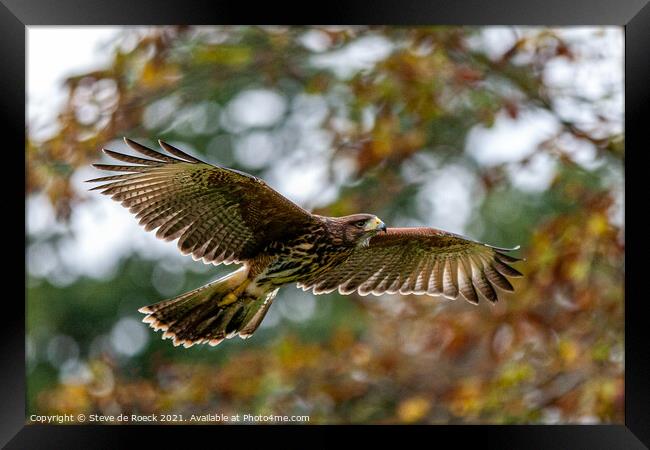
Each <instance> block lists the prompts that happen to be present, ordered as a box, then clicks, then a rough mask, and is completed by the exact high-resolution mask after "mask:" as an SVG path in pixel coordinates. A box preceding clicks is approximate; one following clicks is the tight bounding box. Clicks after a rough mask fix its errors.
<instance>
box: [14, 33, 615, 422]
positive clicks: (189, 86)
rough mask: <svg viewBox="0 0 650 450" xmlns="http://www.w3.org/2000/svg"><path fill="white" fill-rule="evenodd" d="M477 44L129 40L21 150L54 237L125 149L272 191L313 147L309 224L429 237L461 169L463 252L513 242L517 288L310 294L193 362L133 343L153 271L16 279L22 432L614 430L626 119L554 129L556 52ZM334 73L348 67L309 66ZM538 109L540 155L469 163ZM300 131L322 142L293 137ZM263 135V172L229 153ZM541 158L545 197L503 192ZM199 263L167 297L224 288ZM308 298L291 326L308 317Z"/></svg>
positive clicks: (386, 37)
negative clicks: (468, 201)
mask: <svg viewBox="0 0 650 450" xmlns="http://www.w3.org/2000/svg"><path fill="white" fill-rule="evenodd" d="M373 39H374V40H375V41H376V40H380V41H381V43H382V45H383V48H385V49H386V51H385V53H383V54H380V55H379V56H377V57H376V58H375V60H373V61H372V62H371V63H365V64H362V63H359V65H358V67H357V66H355V63H357V62H358V61H355V58H357V57H358V55H357V53H354V52H352V51H349V49H351V48H355V46H357V47H359V45H360V43H361V42H364V41H365V43H366V45H367V46H370V47H372V45H371V44H373V42H374V41H372V40H373ZM481 39H482V35H481V30H480V29H475V28H462V27H417V28H398V27H373V28H363V27H310V28H299V27H291V28H286V27H216V28H215V27H157V28H151V29H147V30H142V29H135V30H125V31H124V32H123V34H122V35H121V36H120V37H119V41H120V42H119V44H118V45H117V46H116V47H115V50H114V54H113V58H112V62H111V64H110V65H109V66H108V67H106V68H104V69H102V70H97V71H94V72H91V73H84V74H81V75H79V76H74V77H70V78H68V80H67V81H66V85H65V88H66V89H67V90H68V97H67V102H66V104H65V106H64V108H63V109H62V111H61V112H60V114H59V116H58V118H57V123H56V125H57V127H56V132H55V133H53V134H52V135H50V136H47V137H45V138H38V137H35V136H36V133H33V132H30V133H28V134H29V135H30V138H29V139H28V146H27V153H26V157H27V167H28V172H27V188H26V191H27V192H26V194H27V195H28V198H32V197H30V196H34V195H37V194H39V193H43V194H45V195H46V196H47V198H48V199H49V202H50V203H51V204H52V205H53V207H54V210H55V211H56V216H57V220H58V221H59V223H61V224H65V223H66V221H67V220H69V219H70V217H71V216H73V215H74V213H75V210H76V209H78V208H83V207H84V205H85V202H90V201H91V199H92V201H109V200H107V199H101V200H97V199H96V198H94V197H92V196H91V195H90V194H88V193H84V192H83V191H81V190H79V189H75V187H74V184H73V182H72V181H71V180H72V176H73V174H74V173H75V172H76V171H77V169H79V168H84V167H87V166H88V165H89V164H91V163H92V162H96V161H97V160H98V158H99V156H100V154H99V152H98V149H99V148H101V147H107V146H110V145H109V144H110V143H111V142H114V141H115V140H116V139H117V138H119V137H121V136H129V137H133V138H136V139H139V138H140V137H144V138H145V139H147V138H149V139H150V142H151V141H154V140H155V139H157V138H160V139H164V140H166V141H172V142H175V143H179V145H180V146H185V147H184V148H189V149H191V151H193V152H196V153H197V154H199V155H202V156H204V158H205V159H206V160H207V161H210V162H214V163H221V164H225V165H229V166H231V167H235V168H239V169H241V170H246V171H248V172H251V173H255V174H257V175H260V176H263V177H264V176H265V174H268V173H270V171H272V170H273V169H274V168H277V167H279V163H278V161H281V160H283V158H288V157H291V155H292V154H293V153H292V152H293V151H294V150H296V148H297V147H300V149H301V151H303V152H305V153H306V155H307V157H312V155H316V154H317V153H318V152H317V151H316V150H314V149H312V148H311V146H312V144H313V146H314V147H317V145H316V142H317V141H318V140H321V141H322V140H324V141H325V144H324V148H325V150H324V151H320V153H318V155H321V156H322V154H324V155H325V158H323V161H324V164H326V165H327V170H326V173H327V180H325V182H324V183H323V184H324V185H323V186H322V189H323V191H326V190H327V189H328V188H330V187H334V188H335V195H333V196H332V198H331V199H330V200H328V201H326V202H323V201H320V202H319V201H318V200H316V201H315V202H314V204H315V205H316V206H317V209H316V212H317V213H319V214H326V215H345V214H349V213H353V212H359V211H367V212H373V213H376V214H377V215H379V216H380V217H382V218H383V219H384V220H385V221H386V222H387V223H408V224H415V223H423V222H424V221H425V220H426V217H422V214H421V210H422V208H421V207H418V206H417V204H418V201H421V198H422V196H425V197H426V196H427V195H434V196H444V195H445V194H446V192H445V191H444V190H442V191H440V190H438V191H436V192H433V193H431V192H430V191H426V190H425V188H426V186H427V182H428V180H429V179H430V178H432V177H436V176H437V175H438V174H440V173H442V172H443V171H445V170H447V168H449V167H452V166H454V167H462V168H463V171H462V172H460V173H461V174H464V175H463V176H464V177H466V178H462V179H461V181H460V182H461V183H467V185H468V186H473V187H472V188H471V189H470V191H471V196H472V199H473V201H474V203H473V209H472V211H471V215H470V218H469V222H468V224H467V229H468V230H469V233H470V234H471V235H472V237H474V238H477V239H483V240H485V241H487V242H491V243H495V244H497V245H499V244H504V245H510V244H513V243H520V244H522V249H523V250H522V251H523V256H524V257H525V258H526V262H525V263H521V264H519V265H518V269H519V270H521V271H522V272H523V273H524V274H525V277H524V278H523V279H519V280H515V288H516V292H515V293H514V294H509V295H506V296H505V298H504V300H503V301H501V302H500V303H499V304H497V305H495V306H491V305H485V304H481V305H479V306H478V307H472V306H471V305H468V304H465V303H463V302H460V301H459V302H447V301H444V300H442V299H437V298H430V297H418V296H390V295H385V296H382V297H379V298H376V297H365V298H361V297H354V296H351V297H346V298H342V297H340V296H338V295H336V294H332V295H328V296H321V297H318V298H317V299H316V301H315V302H316V303H315V306H314V311H313V314H311V316H310V317H308V318H306V319H305V320H285V319H280V322H279V324H271V325H270V326H267V327H264V326H263V327H262V329H260V330H259V331H258V332H257V333H256V334H255V335H254V337H253V338H252V339H250V340H248V341H246V342H245V343H244V342H241V341H239V340H237V341H228V342H224V343H223V344H221V345H220V346H218V347H216V348H207V347H195V348H191V349H187V350H186V349H178V348H173V347H172V346H171V344H170V343H169V341H161V340H160V339H159V335H154V334H153V333H152V332H151V331H150V330H148V329H147V328H146V325H144V324H139V323H138V322H137V321H138V320H139V319H140V317H138V315H137V313H136V312H135V311H136V310H137V308H138V307H140V306H142V305H143V304H148V303H152V302H154V301H156V300H157V299H159V298H161V293H160V292H159V290H157V289H156V287H155V286H153V285H152V282H150V280H154V279H156V277H158V278H160V274H158V275H156V273H157V272H156V271H159V270H161V269H160V267H159V265H158V262H157V261H156V260H152V259H148V258H146V257H143V256H141V255H138V254H137V253H131V254H129V255H127V256H125V257H123V258H122V259H120V261H119V263H118V265H117V268H116V269H115V270H114V272H112V273H111V275H110V276H109V277H108V278H107V279H96V278H90V277H85V276H81V277H78V278H75V279H74V280H73V281H71V282H69V283H63V284H62V283H56V282H53V280H50V279H48V277H43V276H36V275H34V274H30V276H29V280H28V282H29V285H28V295H27V328H28V414H29V413H40V414H43V413H48V414H50V413H51V414H54V413H80V412H83V413H99V414H114V415H117V414H120V413H151V412H158V413H182V414H184V415H189V414H202V413H224V414H237V413H250V414H287V415H292V414H308V415H310V416H311V421H310V423H556V422H617V423H622V421H623V392H624V386H623V359H624V358H623V307H624V303H623V299H624V291H623V289H624V283H623V280H624V264H623V261H624V242H623V230H622V228H621V226H620V224H617V222H616V220H614V219H613V216H614V215H615V209H616V208H617V207H620V205H618V206H617V205H616V198H617V195H618V193H617V189H619V190H620V189H622V187H621V186H622V164H623V157H624V150H623V139H622V136H621V134H620V132H617V131H616V127H615V126H614V127H612V126H611V125H612V123H610V122H614V124H615V122H616V118H614V119H612V118H607V117H603V116H600V115H599V116H597V118H596V119H595V121H594V122H593V123H588V124H585V123H584V121H582V122H578V121H572V120H570V119H567V118H566V115H564V114H562V113H561V111H559V110H558V102H557V99H558V96H559V94H558V93H557V92H555V91H554V89H553V88H552V86H549V84H548V83H547V81H546V78H545V76H544V73H545V71H544V69H545V67H547V66H548V65H549V64H551V63H553V62H555V61H558V60H563V61H565V62H567V63H569V64H580V63H581V58H582V57H583V55H582V54H581V53H580V49H579V48H576V46H575V45H573V44H572V43H571V42H567V41H565V40H564V39H563V38H562V36H561V33H557V32H555V31H553V30H548V29H531V30H529V31H528V32H527V33H523V34H521V35H519V36H518V37H517V38H516V39H515V40H514V44H513V45H512V47H511V48H509V49H507V50H506V51H505V52H503V53H502V54H501V55H500V56H498V57H494V55H491V54H490V53H489V52H487V51H486V50H485V49H481V47H480V46H476V45H473V44H472V42H476V41H477V40H478V41H480V40H481ZM374 43H375V44H376V42H374ZM346 49H347V50H348V53H345V51H346ZM335 52H342V54H343V60H344V61H345V62H346V63H347V64H348V65H351V66H352V67H356V69H354V70H349V71H347V72H345V71H341V72H339V71H337V70H333V69H332V68H331V67H326V65H325V64H322V63H321V62H322V61H323V57H324V56H327V55H328V54H333V53H335ZM375 53H377V51H376V49H375ZM319 58H320V59H319ZM255 91H256V92H258V93H259V92H260V91H264V92H267V93H268V92H271V93H273V95H275V97H273V99H276V100H274V101H276V103H277V98H278V97H279V98H280V99H281V102H284V103H283V105H284V106H282V107H277V108H276V113H277V114H276V115H277V117H276V118H275V119H274V120H267V119H265V118H264V117H262V116H255V115H253V116H250V115H248V116H247V115H246V114H241V113H240V114H238V110H237V105H238V104H241V103H242V102H243V103H244V104H245V107H246V108H249V109H253V110H254V109H255V108H256V105H251V104H247V103H246V101H245V100H246V99H250V98H252V97H242V95H243V94H245V93H247V92H248V93H249V94H250V93H251V92H255ZM562 95H566V94H562ZM258 98H259V97H258ZM242 99H244V100H242ZM273 99H271V100H273ZM578 100H579V99H578ZM305 105H307V106H305ZM310 105H311V106H310ZM314 105H316V106H314ZM310 108H311V109H310ZM531 111H537V112H538V111H543V112H545V113H548V114H549V115H551V116H553V117H555V118H556V120H557V122H558V123H559V124H560V126H559V127H558V129H557V132H556V133H554V134H553V135H552V136H551V137H549V138H548V139H545V140H544V141H543V142H541V143H540V144H539V145H538V146H537V148H536V149H535V152H534V153H533V154H531V155H528V156H524V157H521V158H519V160H517V161H515V162H514V163H498V164H491V165H485V164H479V163H478V162H477V161H476V160H475V159H474V158H473V157H472V155H470V154H468V152H466V150H465V143H466V140H467V136H468V133H470V131H471V130H473V129H475V128H476V127H485V128H489V127H491V126H493V124H494V123H495V121H496V120H497V118H498V117H500V116H504V115H505V116H506V117H509V118H510V119H511V120H518V119H519V118H520V117H521V116H522V115H523V114H526V113H527V112H531ZM617 120H619V121H620V120H621V118H617ZM305 122H309V123H311V127H312V128H310V129H308V130H307V131H305V129H304V128H301V127H302V126H304V123H305ZM612 130H614V131H612ZM260 131H261V132H263V133H267V134H271V135H272V136H273V140H272V142H273V151H272V152H271V153H270V156H269V155H268V154H266V156H265V155H264V154H262V153H256V149H255V147H254V146H253V150H252V153H251V152H249V153H250V154H248V156H247V157H246V153H245V152H244V153H243V155H244V156H242V152H243V151H242V150H241V141H242V140H245V139H247V138H250V137H251V136H252V135H254V134H255V133H256V132H260ZM319 133H320V134H319ZM258 136H259V135H258ZM265 136H266V135H265ZM323 136H324V137H323ZM254 142H255V141H254ZM576 142H579V143H580V145H586V146H588V147H589V148H590V149H593V151H594V154H595V156H594V159H595V161H596V162H597V164H592V165H587V166H585V165H581V164H579V163H578V162H577V161H575V157H574V153H573V152H571V147H572V146H573V145H575V143H576ZM266 153H268V152H266ZM541 154H544V155H546V156H547V157H548V158H550V160H551V161H552V167H553V174H552V179H551V181H550V184H549V186H548V187H547V188H545V189H542V190H532V191H526V190H522V189H520V188H519V187H517V186H516V184H514V183H513V182H512V179H511V174H512V173H513V172H515V173H516V172H519V171H525V170H526V169H527V167H529V165H530V164H532V162H531V161H532V160H533V159H534V158H535V157H536V156H537V155H541ZM251 155H252V156H251ZM318 155H316V156H318ZM316 156H313V157H316ZM315 197H316V198H318V195H315ZM418 199H420V200H418ZM134 220H135V219H134ZM428 225H431V226H436V224H435V223H433V224H431V223H429V224H428ZM67 232H68V233H69V230H68V231H67ZM143 233H144V231H143ZM65 234H66V232H63V233H61V234H56V233H55V234H53V235H51V234H50V235H47V236H39V235H34V234H30V235H28V244H30V245H34V244H37V243H43V242H45V243H49V244H52V246H51V247H48V248H51V249H52V250H50V251H52V252H54V251H55V250H54V249H55V248H57V247H56V241H57V239H61V238H62V236H63V235H65ZM49 244H48V245H49ZM59 251H64V250H59ZM191 264H192V263H189V264H188V265H177V266H175V267H174V268H173V269H169V268H167V269H166V270H167V271H168V272H165V273H172V272H174V271H178V272H183V277H182V278H181V279H180V281H179V283H178V285H177V286H176V288H177V289H174V292H173V293H172V294H171V295H167V297H171V296H173V295H176V294H177V293H180V292H182V291H184V290H188V289H191V288H194V287H196V286H198V285H200V284H202V283H205V282H207V281H208V280H211V279H214V278H215V275H218V274H222V273H224V272H225V271H226V269H224V268H217V269H214V270H210V271H209V272H207V273H206V272H205V271H200V270H199V271H197V270H192V269H191ZM193 264H195V265H196V264H199V263H193ZM290 290H292V288H291V287H287V288H285V289H284V290H283V291H282V292H285V291H290ZM286 295H292V294H290V293H287V294H286ZM301 295H302V296H299V297H295V298H294V300H293V302H294V303H286V305H288V307H291V305H292V304H295V301H306V300H305V295H306V294H301ZM296 299H297V300H296ZM285 300H286V301H288V300H287V299H286V298H285V297H283V296H282V295H281V296H280V297H279V299H278V301H277V302H276V303H283V301H285ZM281 306H282V305H280V304H276V305H273V308H272V310H273V309H274V308H275V309H277V308H280V307H281ZM285 309H286V306H285ZM285 316H286V315H285ZM285 318H286V317H285ZM267 320H270V318H269V319H267Z"/></svg>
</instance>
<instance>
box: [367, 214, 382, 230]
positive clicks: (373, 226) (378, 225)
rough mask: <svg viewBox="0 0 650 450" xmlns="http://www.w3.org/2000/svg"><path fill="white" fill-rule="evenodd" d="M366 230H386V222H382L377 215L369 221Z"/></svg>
mask: <svg viewBox="0 0 650 450" xmlns="http://www.w3.org/2000/svg"><path fill="white" fill-rule="evenodd" d="M365 230H366V231H383V232H386V224H385V223H384V222H382V221H381V220H380V219H379V218H378V217H375V218H374V219H373V220H370V221H368V223H367V224H366V228H365Z"/></svg>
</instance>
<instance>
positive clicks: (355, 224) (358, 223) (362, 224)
mask: <svg viewBox="0 0 650 450" xmlns="http://www.w3.org/2000/svg"><path fill="white" fill-rule="evenodd" d="M365 225H366V221H365V220H359V221H358V222H355V223H354V226H355V227H357V228H363V227H364V226H365Z"/></svg>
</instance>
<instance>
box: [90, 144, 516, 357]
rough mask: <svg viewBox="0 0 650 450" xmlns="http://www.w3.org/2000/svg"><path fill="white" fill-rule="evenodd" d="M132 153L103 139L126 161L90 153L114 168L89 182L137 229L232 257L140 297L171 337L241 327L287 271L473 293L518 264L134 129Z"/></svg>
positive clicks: (214, 339)
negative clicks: (171, 291)
mask: <svg viewBox="0 0 650 450" xmlns="http://www.w3.org/2000/svg"><path fill="white" fill-rule="evenodd" d="M125 141H126V143H127V144H128V145H129V146H130V147H131V148H132V149H133V150H135V151H137V152H138V153H140V154H142V155H144V156H147V157H148V158H141V157H135V156H129V155H124V154H121V153H117V152H114V151H111V150H106V149H104V152H105V153H106V154H108V155H109V156H111V157H113V158H114V159H117V160H119V161H123V162H127V163H131V164H135V165H107V164H95V165H94V166H95V167H96V168H99V169H102V170H109V171H115V172H125V173H123V174H120V175H113V176H109V177H102V178H96V179H93V180H89V181H91V182H105V184H102V185H100V186H97V187H95V188H93V190H95V189H98V190H101V192H102V193H103V194H105V195H108V196H110V197H111V198H112V199H113V200H116V201H118V202H120V203H121V204H122V205H123V206H125V207H127V208H129V210H130V211H131V212H132V213H134V214H135V216H136V218H137V219H139V223H140V225H143V226H144V228H145V230H147V231H153V230H157V231H156V236H157V237H159V238H161V239H165V240H168V241H169V240H175V239H178V247H179V249H180V251H181V252H182V253H183V254H190V255H192V257H193V258H194V259H195V260H202V261H203V262H204V263H209V264H215V265H218V264H230V263H241V264H242V265H243V266H242V267H241V268H240V269H239V270H237V271H235V272H232V273H231V274H229V275H227V276H225V277H223V278H221V279H219V280H217V281H215V282H213V283H210V284H208V285H206V286H203V287H201V288H198V289H195V290H194V291H190V292H188V293H185V294H183V295H181V296H179V297H176V298H173V299H171V300H166V301H163V302H159V303H156V304H153V305H149V306H146V307H143V308H141V309H140V311H141V312H143V313H144V314H146V317H145V318H144V319H143V321H144V322H147V323H149V324H150V325H151V327H153V328H154V329H156V330H158V329H161V330H163V331H164V333H163V338H172V339H173V341H174V345H179V344H183V345H184V346H186V347H189V346H191V345H193V344H195V343H209V344H210V345H216V344H218V343H219V342H221V341H222V340H223V339H224V338H230V337H232V336H234V335H237V334H238V335H239V336H240V337H242V338H246V337H249V336H250V335H251V334H252V333H253V332H254V331H255V330H256V329H257V327H258V326H259V324H260V323H261V321H262V320H263V318H264V315H265V314H266V312H267V311H268V308H269V307H270V305H271V304H272V301H273V298H274V297H275V295H276V294H277V291H278V289H279V288H280V287H281V286H283V285H285V284H288V283H298V286H299V287H302V288H303V289H305V290H308V289H312V290H313V292H314V293H315V294H321V293H327V292H332V291H334V290H338V291H339V292H340V293H341V294H350V293H352V292H357V293H359V294H360V295H367V294H374V295H381V294H383V293H396V292H399V293H401V294H426V295H438V296H444V297H446V298H450V299H455V298H457V297H458V296H459V295H460V296H462V297H464V298H465V299H466V300H467V301H469V302H471V303H474V304H477V303H478V302H479V299H480V298H481V297H483V298H485V299H487V300H489V301H490V302H496V301H497V300H498V297H499V290H500V289H501V290H506V291H512V290H513V287H512V285H511V284H510V282H509V281H508V279H507V278H506V277H517V276H521V273H519V272H518V271H517V270H515V269H513V268H512V267H511V266H510V264H511V263H513V262H516V261H518V259H517V258H514V257H512V256H508V255H506V254H505V252H509V251H511V250H514V249H504V248H498V247H492V246H489V245H487V244H482V243H479V242H475V241H472V240H469V239H467V238H464V237H462V236H458V235H455V234H452V233H448V232H445V231H441V230H436V229H433V228H388V229H387V228H386V226H385V225H384V223H383V222H382V221H381V220H379V219H378V218H377V217H376V216H374V215H371V214H355V215H351V216H346V217H324V216H318V215H315V214H311V213H309V212H308V211H306V210H304V209H303V208H301V207H299V206H298V205H296V204H295V203H293V202H291V201H290V200H288V199H287V198H285V197H283V196H282V195H281V194H279V193H278V192H276V191H275V190H273V189H272V188H270V187H269V186H268V185H267V184H266V183H265V182H264V181H262V180H260V179H259V178H257V177H254V176H252V175H249V174H247V173H244V172H240V171H237V170H233V169H228V168H225V167H218V166H213V165H210V164H207V163H205V162H203V161H201V160H199V159H197V158H195V157H193V156H191V155H188V154H186V153H185V152H183V151H181V150H179V149H177V148H175V147H173V146H171V145H169V144H166V143H164V142H161V141H159V142H160V146H161V147H162V148H163V149H164V150H166V151H167V152H168V153H169V154H163V153H160V152H157V151H155V150H153V149H150V148H148V147H145V146H142V145H140V144H138V143H136V142H134V141H131V140H129V139H125Z"/></svg>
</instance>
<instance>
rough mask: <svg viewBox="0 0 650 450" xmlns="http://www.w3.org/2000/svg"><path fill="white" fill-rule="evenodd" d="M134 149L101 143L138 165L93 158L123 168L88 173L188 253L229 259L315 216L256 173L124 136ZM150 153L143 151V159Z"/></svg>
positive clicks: (249, 254) (242, 257) (250, 253)
mask: <svg viewBox="0 0 650 450" xmlns="http://www.w3.org/2000/svg"><path fill="white" fill-rule="evenodd" d="M125 141H126V143H127V144H128V145H129V147H131V148H132V149H133V150H135V151H137V152H138V153H140V154H142V155H144V156H146V157H148V158H142V157H136V156H131V155H126V154H122V153H118V152H115V151H112V150H106V149H104V153H106V154H107V155H108V156H110V157H112V158H114V159H116V160H118V161H122V162H126V163H130V164H137V165H108V164H95V165H94V166H95V167H96V168H99V169H102V170H108V171H117V172H129V173H126V174H121V175H113V176H108V177H101V178H95V179H93V180H88V181H89V182H104V183H105V184H102V185H99V186H96V187H94V188H93V189H92V190H100V191H101V193H102V194H105V195H108V196H110V197H111V198H112V199H113V200H115V201H118V202H120V203H121V204H122V205H123V206H125V207H126V208H128V209H129V211H131V212H132V213H133V214H135V216H136V218H137V219H139V223H140V225H142V226H144V228H145V229H146V230H147V231H152V230H156V229H157V232H156V236H157V237H158V238H160V239H164V240H167V241H171V240H175V239H178V248H179V249H180V251H181V252H182V253H183V254H190V255H192V257H193V258H194V259H195V260H202V261H203V262H205V263H212V264H215V265H217V264H221V263H223V264H230V263H233V262H243V261H246V260H248V259H251V258H253V257H255V256H256V255H257V253H259V251H261V250H262V249H263V248H264V247H265V246H267V245H268V244H269V243H270V242H274V241H282V239H283V237H284V233H285V230H286V224H287V223H292V224H295V225H297V226H301V225H308V224H312V223H314V221H315V219H314V218H313V216H312V215H311V214H310V213H309V212H307V211H305V210H304V209H302V208H300V207H299V206H298V205H296V204H294V203H292V202H291V201H290V200H288V199H287V198H285V197H283V196H282V195H280V194H279V193H278V192H276V191H274V190H273V189H272V188H270V187H269V186H268V185H267V184H266V183H264V182H263V181H262V180H260V179H258V178H256V177H254V176H252V175H249V174H246V173H244V172H239V171H237V170H234V169H228V168H224V167H217V166H213V165H210V164H207V163H205V162H203V161H201V160H199V159H197V158H195V157H193V156H190V155H188V154H187V153H185V152H183V151H181V150H179V149H177V148H175V147H173V146H171V145H169V144H167V143H165V142H162V141H159V142H160V145H161V147H162V148H163V149H164V150H166V151H167V152H168V153H170V154H171V155H167V154H164V153H160V152H158V151H155V150H153V149H150V148H148V147H145V146H143V145H141V144H139V143H137V142H134V141H132V140H129V139H125ZM149 158H150V159H149Z"/></svg>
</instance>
